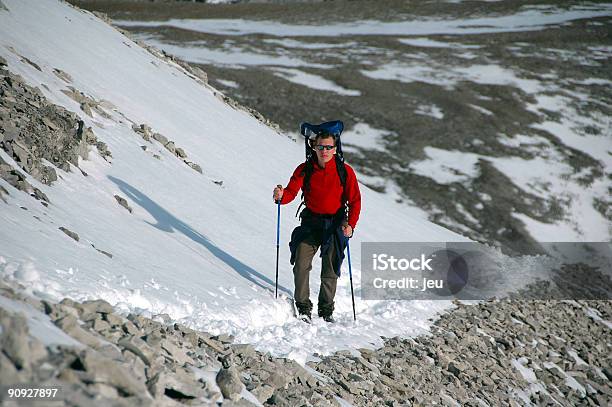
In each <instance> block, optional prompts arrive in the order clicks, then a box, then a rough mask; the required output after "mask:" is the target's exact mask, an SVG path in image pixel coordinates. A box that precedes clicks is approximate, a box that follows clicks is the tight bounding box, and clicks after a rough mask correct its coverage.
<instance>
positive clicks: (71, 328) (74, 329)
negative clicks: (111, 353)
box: [55, 315, 103, 349]
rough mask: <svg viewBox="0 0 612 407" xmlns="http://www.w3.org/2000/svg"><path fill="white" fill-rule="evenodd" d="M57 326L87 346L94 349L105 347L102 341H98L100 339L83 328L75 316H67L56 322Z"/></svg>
mask: <svg viewBox="0 0 612 407" xmlns="http://www.w3.org/2000/svg"><path fill="white" fill-rule="evenodd" d="M55 325H57V326H58V327H59V328H60V329H61V330H62V331H64V332H66V333H67V334H68V335H70V336H71V337H73V338H74V339H76V340H77V341H79V342H81V343H82V344H84V345H86V346H90V347H92V348H94V349H96V348H101V347H102V346H103V343H102V341H101V340H100V339H98V337H96V336H95V335H94V334H92V333H90V332H88V331H86V330H85V329H83V328H81V326H80V325H79V322H78V320H77V319H76V318H75V317H74V316H73V315H66V316H65V317H63V318H60V319H58V320H57V321H55Z"/></svg>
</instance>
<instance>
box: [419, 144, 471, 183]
mask: <svg viewBox="0 0 612 407" xmlns="http://www.w3.org/2000/svg"><path fill="white" fill-rule="evenodd" d="M424 151H425V154H427V157H428V158H427V159H425V160H421V161H416V162H412V163H410V168H411V169H412V170H413V171H414V173H415V174H418V175H422V176H424V177H428V178H432V179H433V180H434V181H436V182H437V183H438V184H451V183H453V182H465V181H469V180H470V179H472V178H474V177H476V176H477V175H478V167H477V165H476V164H477V163H478V159H479V156H478V155H477V154H472V153H464V152H461V151H449V150H443V149H440V148H436V147H425V149H424Z"/></svg>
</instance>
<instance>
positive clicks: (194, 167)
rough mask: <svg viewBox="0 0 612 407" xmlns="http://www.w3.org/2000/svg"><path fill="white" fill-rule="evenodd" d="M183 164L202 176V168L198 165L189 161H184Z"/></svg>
mask: <svg viewBox="0 0 612 407" xmlns="http://www.w3.org/2000/svg"><path fill="white" fill-rule="evenodd" d="M184 162H185V164H187V165H188V166H190V167H191V168H192V169H194V170H195V171H197V172H199V173H200V174H202V167H200V166H199V165H198V164H196V163H192V162H191V161H187V160H185V161H184Z"/></svg>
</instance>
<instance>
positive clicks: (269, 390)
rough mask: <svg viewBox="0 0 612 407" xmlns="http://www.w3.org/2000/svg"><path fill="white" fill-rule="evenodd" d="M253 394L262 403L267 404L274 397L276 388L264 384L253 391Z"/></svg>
mask: <svg viewBox="0 0 612 407" xmlns="http://www.w3.org/2000/svg"><path fill="white" fill-rule="evenodd" d="M251 393H253V395H254V396H255V397H256V398H257V400H259V402H260V403H262V404H263V403H265V402H266V401H268V400H269V399H270V397H272V395H273V394H274V388H273V387H272V386H268V385H267V384H262V385H261V386H258V387H256V388H254V389H253V390H251Z"/></svg>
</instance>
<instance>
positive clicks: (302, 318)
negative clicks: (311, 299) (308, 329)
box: [298, 313, 312, 324]
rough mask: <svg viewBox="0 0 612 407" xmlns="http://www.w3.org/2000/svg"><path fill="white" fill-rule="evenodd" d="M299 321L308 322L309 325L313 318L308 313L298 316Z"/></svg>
mask: <svg viewBox="0 0 612 407" xmlns="http://www.w3.org/2000/svg"><path fill="white" fill-rule="evenodd" d="M298 319H299V320H300V321H304V322H306V323H307V324H310V323H311V322H312V317H311V316H310V313H308V314H299V315H298Z"/></svg>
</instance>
